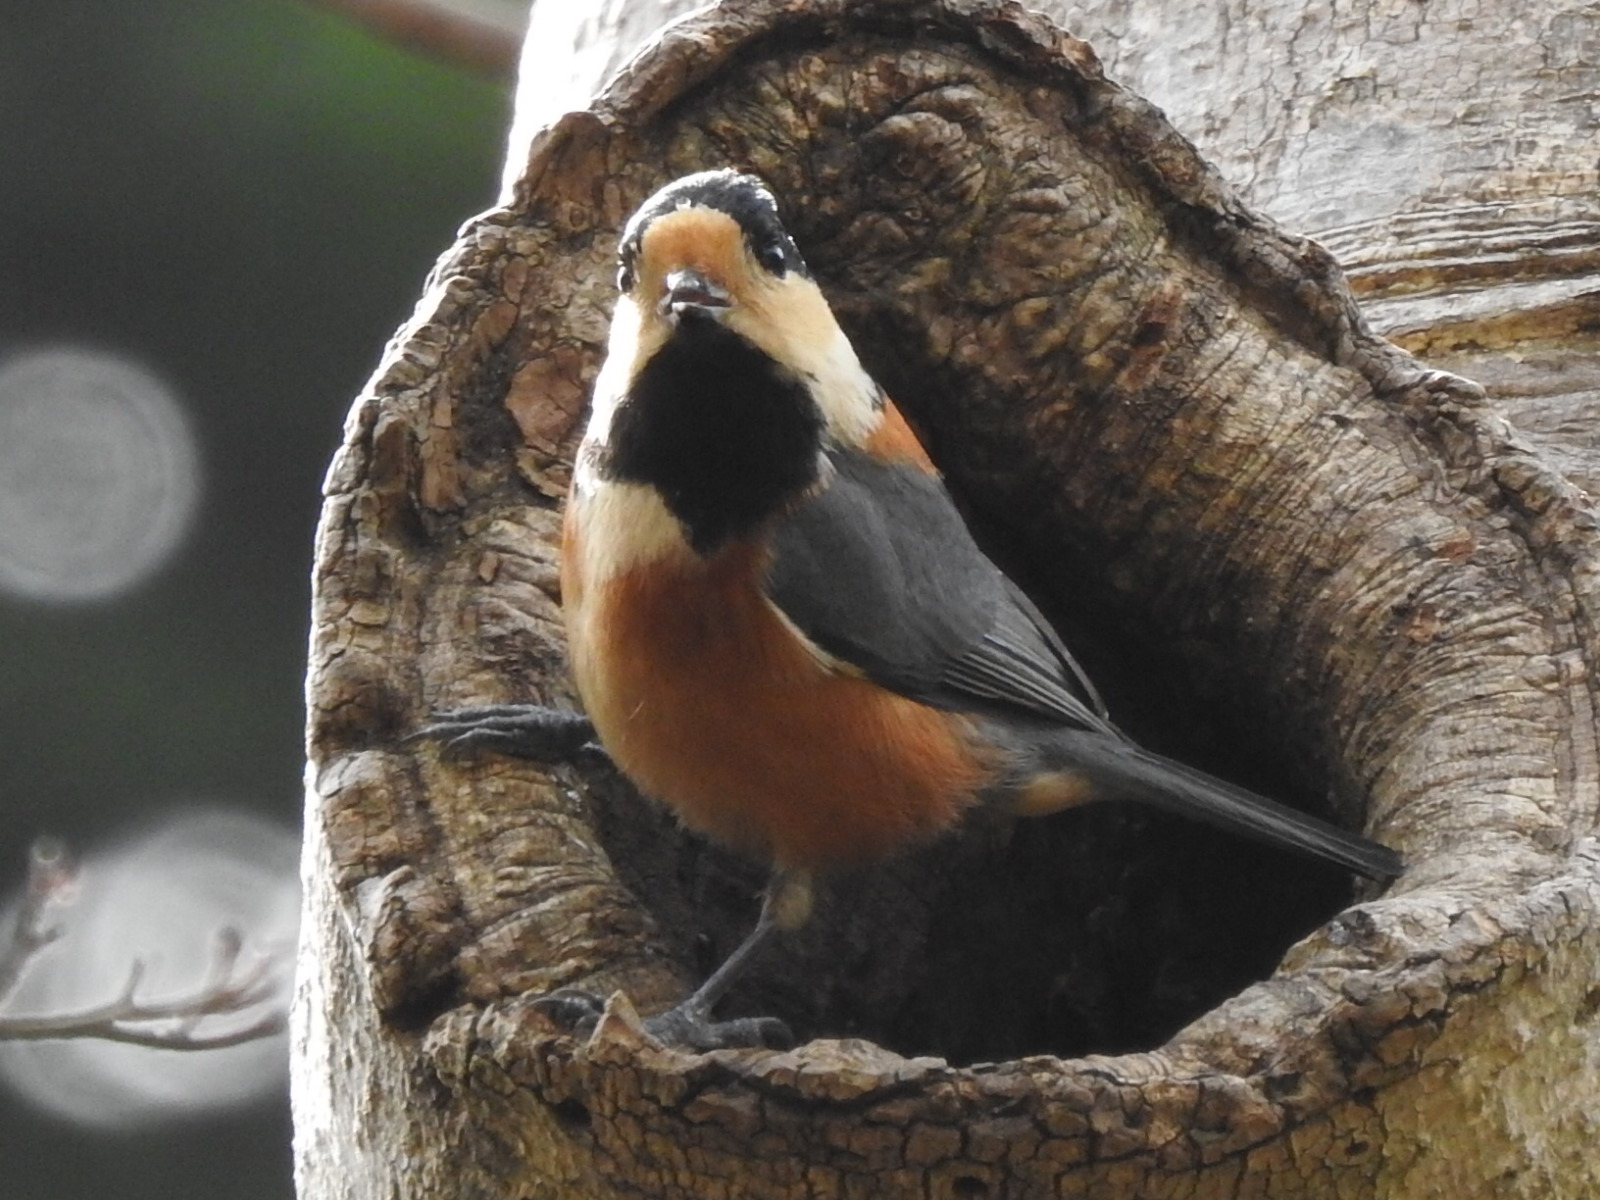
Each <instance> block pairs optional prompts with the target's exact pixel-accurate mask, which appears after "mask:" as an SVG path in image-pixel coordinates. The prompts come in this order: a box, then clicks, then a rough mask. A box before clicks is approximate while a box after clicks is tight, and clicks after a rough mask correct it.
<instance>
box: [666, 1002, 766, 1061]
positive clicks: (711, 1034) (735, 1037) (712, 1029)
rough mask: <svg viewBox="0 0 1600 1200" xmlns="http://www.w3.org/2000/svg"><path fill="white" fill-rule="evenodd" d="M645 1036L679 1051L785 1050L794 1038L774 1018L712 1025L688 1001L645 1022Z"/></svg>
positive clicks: (735, 1018)
mask: <svg viewBox="0 0 1600 1200" xmlns="http://www.w3.org/2000/svg"><path fill="white" fill-rule="evenodd" d="M644 1028H645V1032H646V1033H648V1034H649V1035H650V1036H651V1037H653V1038H655V1039H656V1041H658V1042H660V1043H661V1044H662V1045H665V1046H673V1047H676V1048H677V1049H680V1050H696V1051H703V1050H734V1049H743V1048H749V1047H755V1048H759V1049H767V1050H788V1049H789V1048H790V1047H792V1046H793V1045H794V1034H793V1033H791V1032H790V1031H789V1027H788V1026H787V1025H785V1024H784V1023H783V1022H782V1021H780V1020H778V1018H777V1017H734V1018H733V1019H732V1020H728V1021H713V1020H712V1019H711V1017H710V1016H709V1015H708V1014H707V1013H705V1012H704V1011H703V1010H701V1009H700V1008H699V1007H698V1006H697V1005H695V1004H693V1003H692V1002H691V1001H687V1000H686V1001H684V1003H682V1004H680V1005H678V1006H677V1007H676V1008H669V1009H667V1011H666V1012H664V1013H657V1014H656V1015H655V1016H653V1017H647V1018H645V1022H644Z"/></svg>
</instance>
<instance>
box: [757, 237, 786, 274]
mask: <svg viewBox="0 0 1600 1200" xmlns="http://www.w3.org/2000/svg"><path fill="white" fill-rule="evenodd" d="M756 261H757V262H759V263H760V264H761V265H762V266H763V267H765V268H766V270H767V271H768V272H769V273H771V274H773V275H776V276H777V277H778V278H779V279H782V278H783V276H784V274H785V272H787V271H788V269H789V256H788V255H787V254H785V253H784V249H783V243H782V242H768V243H767V244H766V245H765V246H762V247H761V249H760V250H758V251H757V252H756Z"/></svg>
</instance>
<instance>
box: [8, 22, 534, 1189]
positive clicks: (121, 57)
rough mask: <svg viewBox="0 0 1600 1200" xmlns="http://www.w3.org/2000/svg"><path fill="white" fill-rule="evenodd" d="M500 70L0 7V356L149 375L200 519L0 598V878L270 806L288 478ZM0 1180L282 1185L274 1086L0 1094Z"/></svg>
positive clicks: (281, 705) (295, 736)
mask: <svg viewBox="0 0 1600 1200" xmlns="http://www.w3.org/2000/svg"><path fill="white" fill-rule="evenodd" d="M508 117H509V98H508V91H507V89H506V88H504V87H502V86H499V85H495V84H492V83H489V82H486V81H482V80H477V79H473V78H470V77H468V76H465V75H463V74H461V73H458V72H455V71H452V70H450V69H447V68H444V67H441V66H437V65H434V64H432V63H429V62H425V61H423V60H421V59H419V58H417V57H414V56H412V55H410V54H408V53H406V52H403V51H400V50H397V49H394V48H392V47H389V46H387V45H384V44H382V43H380V42H378V41H377V40H375V39H373V38H372V37H370V36H369V35H367V34H366V33H364V32H363V31H361V30H359V29H357V28H355V27H353V26H351V25H349V24H347V23H345V22H344V21H343V20H342V19H341V18H339V17H337V16H333V15H330V14H328V13H324V12H321V11H319V10H317V9H315V8H314V7H310V6H304V5H300V4H295V3H288V2H286V0H142V2H141V3H130V2H124V3H120V4H119V3H105V0H52V2H51V3H49V4H37V5H34V4H11V5H6V6H4V11H3V12H0V355H4V354H6V353H9V352H12V351H16V350H21V349H25V348H27V347H30V346H35V345H40V344H51V343H62V342H75V343H84V344H88V345H91V346H96V347H101V348H104V349H108V350H112V351H117V352H121V353H125V354H128V355H130V356H132V357H133V358H135V359H137V360H139V361H141V362H142V363H144V364H145V365H146V366H148V367H149V368H151V369H152V370H154V371H155V372H156V373H157V374H159V375H161V376H163V377H164V378H166V379H167V380H169V381H170V382H171V383H172V384H173V386H174V387H175V388H176V390H177V393H178V395H179V397H180V399H181V400H182V401H183V402H184V403H185V406H186V408H187V410H188V412H189V415H190V417H191V420H192V422H193V424H194V427H195V430H196V434H197V437H198V439H199V443H200V451H201V457H202V462H203V470H204V478H203V482H202V488H203V497H202V502H201V511H200V517H199V520H198V523H197V526H196V528H195V530H194V533H193V535H192V536H191V538H190V540H189V542H188V544H187V545H186V546H185V547H184V548H183V549H182V550H181V551H180V552H179V553H178V555H177V557H176V558H175V559H174V560H172V561H171V562H170V563H169V564H168V565H167V567H166V568H165V569H164V570H162V571H161V572H160V573H158V574H157V575H156V576H154V577H153V578H151V579H149V580H148V581H147V582H145V583H144V584H142V585H140V586H139V587H138V588H136V589H135V590H134V591H132V592H130V593H128V594H127V595H125V596H122V597H119V598H117V599H114V600H111V601H106V602H100V603H94V604H85V605H78V606H67V607H46V606H41V605H37V604H29V603H25V602H22V601H18V600H7V599H0V882H4V883H5V884H7V885H13V884H14V883H15V882H16V881H18V880H19V879H20V877H21V868H22V864H23V854H24V848H25V846H26V845H27V843H28V841H29V840H30V839H31V838H32V837H33V836H35V835H36V834H38V833H40V832H44V831H50V832H54V833H58V834H62V835H64V836H66V837H67V838H68V839H69V840H70V841H71V842H73V843H75V844H77V845H78V846H80V847H88V846H92V845H94V844H96V843H98V842H101V841H102V840H104V839H106V838H108V837H110V836H112V835H114V834H116V833H117V832H119V831H120V830H122V829H125V828H128V827H129V826H131V825H135V824H137V823H138V821H139V818H140V817H141V815H142V814H145V813H148V812H150V811H151V810H153V809H156V808H160V807H164V806H166V805H169V804H171V803H174V802H180V801H221V802H233V803H239V804H242V805H247V806H250V807H252V808H254V809H255V810H256V811H259V812H263V813H266V814H268V815H271V816H273V817H274V818H276V819H278V820H280V821H282V822H284V823H291V822H297V821H298V819H299V806H300V799H301V798H300V780H301V773H302V756H301V728H302V709H301V687H302V673H303V667H304V655H305V645H306V637H307V622H306V612H307V601H308V594H309V585H308V571H309V566H310V560H311V540H312V531H313V527H314V524H315V520H316V514H317V509H318V504H319V499H320V497H319V485H320V481H321V477H322V474H323V472H324V471H325V469H326V466H327V462H328V459H329V456H330V454H331V453H332V451H333V448H334V446H335V445H336V444H337V439H338V431H339V427H340V424H341V422H342V420H343V417H344V413H345V411H346V409H347V408H348V405H349V402H350V399H351V397H352V396H353V395H354V394H355V393H356V391H357V390H358V389H359V388H360V386H361V384H362V383H363V381H364V380H365V379H366V377H367V376H368V375H369V374H370V372H371V371H372V369H373V367H374V366H375V365H376V362H377V359H378V356H379V354H380V353H381V350H382V348H383V345H384V343H385V342H386V341H387V340H388V338H389V336H390V335H391V334H392V333H393V331H394V329H395V327H396V326H397V325H398V324H399V323H400V322H401V321H402V320H404V319H405V317H406V316H407V315H408V314H409V312H410V310H411V307H412V305H413V304H414V302H415V300H416V298H417V296H418V294H419V292H420V288H421V283H422V280H423V278H424V276H425V275H426V273H427V271H428V269H429V267H430V266H431V265H432V263H433V262H434V260H435V259H436V257H437V256H438V255H439V254H440V253H442V252H443V251H444V250H445V249H446V247H448V245H449V244H450V241H451V239H452V237H453V235H454V232H455V230H456V229H457V228H458V227H459V226H460V224H461V223H462V222H463V221H464V220H466V219H467V218H469V217H470V216H472V215H473V214H474V213H475V212H477V211H480V210H482V209H484V208H486V207H488V206H489V205H490V204H491V203H492V201H493V199H494V193H495V189H496V186H497V181H498V172H499V164H500V157H501V153H502V149H503V143H504V137H505V128H506V125H507V122H508ZM0 1128H3V1129H4V1130H5V1131H6V1132H5V1134H4V1135H3V1136H0V1177H4V1178H5V1180H6V1183H5V1185H4V1187H3V1188H0V1192H3V1194H4V1195H7V1196H12V1195H14V1196H19V1197H22V1196H26V1197H29V1198H30V1200H55V1198H57V1197H60V1198H62V1200H81V1198H82V1197H85V1196H95V1195H107V1196H116V1197H118V1198H119V1200H142V1198H144V1197H152V1198H154V1197H161V1198H162V1200H167V1198H170V1197H189V1196H193V1197H205V1198H206V1200H233V1198H239V1200H256V1198H263V1200H264V1198H268V1197H271V1198H274V1200H284V1198H287V1197H289V1196H291V1195H292V1188H291V1186H290V1183H289V1149H288V1138H289V1130H288V1121H287V1114H286V1106H285V1105H284V1104H283V1103H282V1102H275V1103H274V1104H271V1105H264V1106H261V1107H259V1108H257V1109H254V1110H251V1111H249V1112H245V1113H237V1114H223V1115H219V1116H218V1117H217V1118H215V1119H214V1120H212V1121H208V1122H206V1124H205V1128H203V1129H196V1128H194V1127H192V1126H190V1127H172V1128H153V1129H144V1130H140V1131H136V1132H132V1133H124V1134H119V1135H116V1136H107V1135H96V1134H94V1133H92V1132H86V1131H83V1130H77V1129H73V1128H71V1127H67V1126H64V1125H61V1124H60V1123H57V1122H53V1121H51V1120H49V1119H46V1118H42V1117H38V1116H35V1115H32V1114H30V1113H28V1112H27V1111H25V1110H22V1109H20V1108H18V1107H17V1106H15V1105H12V1104H10V1103H9V1102H7V1101H4V1100H3V1098H0Z"/></svg>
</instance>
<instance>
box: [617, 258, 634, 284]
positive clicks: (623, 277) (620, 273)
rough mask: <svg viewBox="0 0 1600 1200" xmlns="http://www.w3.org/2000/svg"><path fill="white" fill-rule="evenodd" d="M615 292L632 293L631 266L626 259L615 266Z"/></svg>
mask: <svg viewBox="0 0 1600 1200" xmlns="http://www.w3.org/2000/svg"><path fill="white" fill-rule="evenodd" d="M617 291H619V292H631V291H633V264H632V263H631V262H629V261H628V260H627V259H623V260H622V261H621V262H620V263H618V264H617Z"/></svg>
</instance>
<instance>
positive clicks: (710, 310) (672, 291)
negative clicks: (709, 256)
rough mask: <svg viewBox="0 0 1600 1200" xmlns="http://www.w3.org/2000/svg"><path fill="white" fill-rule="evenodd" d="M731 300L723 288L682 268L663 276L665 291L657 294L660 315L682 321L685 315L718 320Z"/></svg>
mask: <svg viewBox="0 0 1600 1200" xmlns="http://www.w3.org/2000/svg"><path fill="white" fill-rule="evenodd" d="M732 303H733V301H732V300H731V298H730V297H729V296H728V289H727V288H725V287H722V286H720V285H719V284H715V283H712V282H711V280H709V279H707V278H706V277H705V276H704V275H702V274H700V272H699V271H694V270H690V269H689V268H687V267H686V268H684V269H683V270H681V271H673V272H672V273H671V274H669V275H668V276H667V280H666V292H665V294H663V295H662V297H661V314H662V316H671V317H672V318H674V319H675V320H682V319H683V318H684V317H685V316H698V317H710V318H711V319H713V320H720V319H721V318H722V316H723V315H724V314H725V313H726V312H727V311H728V309H729V307H730V306H731V305H732Z"/></svg>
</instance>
